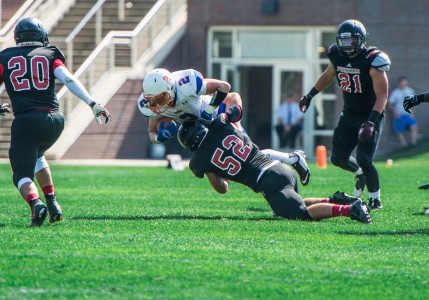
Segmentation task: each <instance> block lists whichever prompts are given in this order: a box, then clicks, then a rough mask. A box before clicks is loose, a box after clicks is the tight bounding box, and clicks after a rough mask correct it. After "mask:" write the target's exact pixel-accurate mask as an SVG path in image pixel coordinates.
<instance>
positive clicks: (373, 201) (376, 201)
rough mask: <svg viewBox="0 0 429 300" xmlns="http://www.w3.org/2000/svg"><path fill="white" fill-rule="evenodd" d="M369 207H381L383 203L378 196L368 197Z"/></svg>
mask: <svg viewBox="0 0 429 300" xmlns="http://www.w3.org/2000/svg"><path fill="white" fill-rule="evenodd" d="M369 208H370V209H371V210H376V209H382V208H383V205H382V204H381V201H380V199H379V198H369Z"/></svg>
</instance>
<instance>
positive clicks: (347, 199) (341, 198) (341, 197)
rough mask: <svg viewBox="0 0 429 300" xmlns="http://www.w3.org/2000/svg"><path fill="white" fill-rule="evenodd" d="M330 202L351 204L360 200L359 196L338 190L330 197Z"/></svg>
mask: <svg viewBox="0 0 429 300" xmlns="http://www.w3.org/2000/svg"><path fill="white" fill-rule="evenodd" d="M330 199H331V201H330V203H334V204H341V205H350V204H352V203H354V202H355V201H357V200H359V198H356V197H353V196H350V195H347V194H346V193H344V192H340V191H337V192H335V194H334V195H332V197H330Z"/></svg>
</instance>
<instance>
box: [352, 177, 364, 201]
mask: <svg viewBox="0 0 429 300" xmlns="http://www.w3.org/2000/svg"><path fill="white" fill-rule="evenodd" d="M355 180H356V184H355V189H354V191H353V196H355V197H360V196H362V194H363V190H364V189H365V184H366V178H365V175H363V174H360V175H356V177H355Z"/></svg>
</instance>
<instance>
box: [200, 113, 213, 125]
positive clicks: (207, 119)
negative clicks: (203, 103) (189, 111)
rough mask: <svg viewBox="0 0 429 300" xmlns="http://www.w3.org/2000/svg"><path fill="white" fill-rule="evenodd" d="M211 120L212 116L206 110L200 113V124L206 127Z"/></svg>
mask: <svg viewBox="0 0 429 300" xmlns="http://www.w3.org/2000/svg"><path fill="white" fill-rule="evenodd" d="M212 120H213V115H212V114H211V113H209V112H208V111H206V110H203V111H202V112H201V122H203V123H204V124H206V125H210V124H211V122H212Z"/></svg>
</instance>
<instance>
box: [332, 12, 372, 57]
mask: <svg viewBox="0 0 429 300" xmlns="http://www.w3.org/2000/svg"><path fill="white" fill-rule="evenodd" d="M366 35H367V33H366V29H365V26H363V24H362V23H361V22H359V21H358V20H346V21H344V22H342V23H341V24H340V26H338V31H337V37H336V41H337V46H338V50H339V51H340V54H341V55H344V56H354V55H355V54H357V53H359V52H361V51H362V50H364V49H365V47H366V46H365V42H366Z"/></svg>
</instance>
